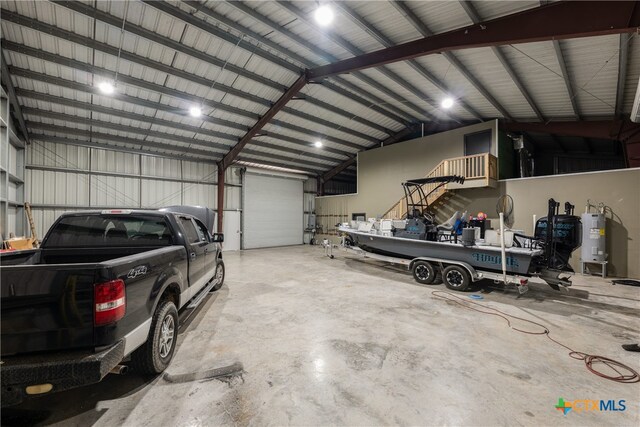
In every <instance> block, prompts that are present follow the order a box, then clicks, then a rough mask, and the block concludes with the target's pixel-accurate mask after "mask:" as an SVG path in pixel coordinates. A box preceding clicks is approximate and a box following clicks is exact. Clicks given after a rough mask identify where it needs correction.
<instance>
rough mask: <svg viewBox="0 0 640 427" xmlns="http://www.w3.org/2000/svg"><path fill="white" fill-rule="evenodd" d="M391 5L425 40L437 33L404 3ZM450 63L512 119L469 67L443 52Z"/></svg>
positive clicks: (494, 106)
mask: <svg viewBox="0 0 640 427" xmlns="http://www.w3.org/2000/svg"><path fill="white" fill-rule="evenodd" d="M391 4H392V5H393V6H394V7H395V8H396V9H397V10H398V11H399V12H400V13H401V14H402V15H403V16H404V17H405V18H406V19H407V20H408V21H409V22H410V23H411V25H413V27H414V28H415V29H416V30H418V32H420V34H422V35H423V36H424V37H425V38H427V37H431V36H433V35H434V34H435V33H434V32H433V31H431V29H429V27H427V25H426V24H425V23H424V22H422V20H421V19H420V18H419V17H418V16H417V15H416V14H415V13H414V12H413V11H412V10H411V9H410V8H409V6H408V5H407V4H406V3H404V2H403V1H398V0H393V1H391ZM442 56H444V57H445V58H446V59H447V60H448V61H449V63H450V64H451V65H452V66H453V67H454V68H455V69H456V70H458V72H459V73H460V74H462V75H463V76H464V78H465V79H467V81H468V82H469V83H471V85H472V86H473V87H474V88H475V89H476V90H477V91H478V92H480V94H481V95H482V96H483V97H484V98H485V99H486V100H487V101H488V102H489V104H491V105H492V106H493V108H495V109H496V110H497V111H498V112H499V113H500V114H502V116H503V117H504V118H507V119H512V117H511V115H510V114H509V112H508V111H507V110H506V108H504V107H503V106H502V104H500V103H499V102H498V100H497V99H496V98H495V97H494V96H493V95H492V94H491V93H490V92H489V91H488V90H487V89H486V88H485V87H484V85H483V84H482V83H480V81H479V80H478V79H477V78H476V77H475V76H474V75H473V74H471V73H470V72H469V70H468V69H467V67H465V66H464V64H463V63H462V62H460V60H459V59H458V58H457V57H456V56H455V55H454V54H453V53H451V52H442Z"/></svg>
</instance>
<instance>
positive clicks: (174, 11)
mask: <svg viewBox="0 0 640 427" xmlns="http://www.w3.org/2000/svg"><path fill="white" fill-rule="evenodd" d="M145 2H146V3H147V4H149V5H150V6H153V7H156V8H158V9H159V10H162V11H163V12H165V13H168V14H170V15H172V16H174V17H176V18H178V19H181V20H183V21H184V22H187V23H189V24H190V25H194V26H196V27H198V28H200V29H201V30H203V31H206V32H208V33H209V34H212V35H214V36H216V37H217V36H218V34H219V33H221V32H222V33H223V34H224V35H225V37H227V38H230V39H231V40H235V41H234V43H238V42H240V43H241V45H240V46H246V47H247V48H248V47H249V46H252V47H251V50H250V51H251V52H253V51H254V50H256V49H260V50H264V48H263V47H262V46H260V45H264V46H267V47H268V48H269V49H270V50H271V51H274V52H278V53H280V54H281V55H282V56H283V57H285V58H291V59H293V60H294V61H296V62H298V63H299V64H302V67H300V66H296V69H295V70H294V69H292V71H294V72H296V73H297V74H300V73H301V72H302V71H304V70H303V67H307V68H309V67H314V66H316V65H317V64H315V63H313V62H311V61H309V60H308V59H306V58H304V57H302V56H300V55H298V54H297V53H295V52H292V51H291V50H288V49H285V48H284V47H282V46H280V45H279V44H278V43H275V42H273V41H271V40H270V39H268V38H266V37H263V36H261V35H260V34H258V33H257V32H255V31H253V30H251V29H250V28H247V27H243V26H241V25H239V24H238V23H237V22H234V21H232V20H231V19H229V18H227V17H226V16H223V15H220V14H218V13H216V12H215V11H213V10H212V9H210V8H208V7H206V6H204V4H202V3H200V2H197V1H183V2H182V3H183V4H186V5H187V6H189V7H191V8H193V9H194V11H195V13H202V14H203V15H205V16H206V17H208V18H211V19H214V20H216V21H218V22H220V23H222V24H223V25H225V26H227V27H229V28H232V29H233V30H235V31H238V32H240V33H242V34H243V35H246V36H248V37H249V38H252V39H253V40H254V41H256V42H257V43H258V45H257V46H256V45H252V44H248V43H246V42H244V43H245V44H244V45H243V44H242V43H243V40H241V38H240V37H237V36H235V35H234V34H232V33H227V32H225V31H222V30H221V29H220V27H218V26H216V25H212V24H210V23H209V22H208V21H207V20H206V18H205V19H204V20H203V19H199V18H197V17H195V16H194V14H191V13H187V12H185V11H183V10H182V9H180V8H179V7H176V6H171V5H170V4H168V3H164V2H156V1H145ZM270 55H272V54H270ZM342 83H346V81H342ZM325 87H326V88H327V89H329V90H331V91H334V92H336V93H338V94H340V95H342V96H346V97H348V98H349V99H351V100H353V101H355V102H357V103H359V104H361V105H363V106H366V107H368V108H371V109H372V110H374V111H376V112H378V113H380V114H383V115H385V116H386V117H389V118H391V119H392V120H395V121H397V122H398V123H400V124H402V123H403V121H404V119H402V118H400V117H398V116H397V115H396V114H393V113H390V112H389V111H387V110H385V109H383V108H380V107H378V106H377V105H371V101H367V100H366V99H363V98H362V97H361V96H358V95H355V94H354V93H351V92H348V91H346V90H344V89H342V88H340V87H338V86H335V85H325ZM350 89H351V90H354V91H355V92H356V93H359V94H360V95H364V96H370V95H369V94H367V93H366V92H365V91H363V90H362V89H360V88H358V87H357V86H355V85H350ZM307 99H308V98H307ZM312 99H313V101H314V103H316V102H318V101H319V100H318V99H317V98H312ZM316 105H321V107H322V108H325V109H328V110H330V111H331V108H332V107H333V106H331V105H330V104H326V103H320V104H316ZM294 111H295V110H294ZM334 112H335V113H336V114H341V115H343V113H342V110H339V109H335V111H334ZM355 120H356V121H359V120H364V119H363V118H361V117H356V118H355ZM363 124H365V125H366V126H370V125H371V124H372V122H371V121H367V123H363ZM373 124H375V123H373ZM379 130H381V131H383V132H385V133H387V134H389V132H387V131H386V130H384V129H383V128H382V127H380V128H379Z"/></svg>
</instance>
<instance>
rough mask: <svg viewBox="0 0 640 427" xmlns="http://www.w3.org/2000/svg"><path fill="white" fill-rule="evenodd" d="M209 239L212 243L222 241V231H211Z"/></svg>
mask: <svg viewBox="0 0 640 427" xmlns="http://www.w3.org/2000/svg"><path fill="white" fill-rule="evenodd" d="M211 241H212V242H214V243H222V242H224V233H213V236H212V239H211Z"/></svg>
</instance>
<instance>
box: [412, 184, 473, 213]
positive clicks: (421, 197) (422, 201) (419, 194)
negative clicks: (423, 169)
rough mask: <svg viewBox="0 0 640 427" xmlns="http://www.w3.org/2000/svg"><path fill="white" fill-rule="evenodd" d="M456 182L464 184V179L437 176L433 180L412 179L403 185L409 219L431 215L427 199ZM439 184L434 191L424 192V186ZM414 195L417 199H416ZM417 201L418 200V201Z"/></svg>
mask: <svg viewBox="0 0 640 427" xmlns="http://www.w3.org/2000/svg"><path fill="white" fill-rule="evenodd" d="M450 182H455V183H458V184H464V177H463V176H460V175H447V176H436V177H432V178H417V179H410V180H408V181H406V182H403V183H402V189H403V190H404V197H405V201H406V204H407V219H412V218H420V217H423V216H425V214H429V215H431V214H430V213H429V212H428V210H429V202H428V200H427V198H428V197H429V196H430V195H431V194H432V193H433V192H435V191H436V190H438V189H439V188H440V187H442V186H444V185H447V184H449V183H450ZM434 183H438V184H439V185H437V186H436V187H435V188H434V189H433V190H431V191H429V193H425V192H424V188H423V186H424V185H425V184H434ZM414 195H415V196H416V198H415V199H414ZM416 199H417V200H416Z"/></svg>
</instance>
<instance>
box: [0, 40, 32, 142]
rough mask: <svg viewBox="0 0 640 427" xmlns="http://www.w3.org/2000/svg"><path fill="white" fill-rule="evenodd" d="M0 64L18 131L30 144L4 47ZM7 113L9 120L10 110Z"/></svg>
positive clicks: (0, 51)
mask: <svg viewBox="0 0 640 427" xmlns="http://www.w3.org/2000/svg"><path fill="white" fill-rule="evenodd" d="M0 64H1V65H0V78H1V79H2V84H3V85H4V87H5V88H6V92H7V96H8V97H9V103H10V104H11V105H12V106H13V114H14V116H15V118H16V120H18V127H19V129H20V132H22V137H23V138H24V140H25V141H26V143H27V144H30V143H31V142H30V141H29V132H28V131H27V126H26V125H25V121H24V116H23V115H22V108H21V107H20V103H19V102H18V97H17V96H16V90H15V87H14V86H13V82H12V81H11V73H9V66H8V65H7V57H6V56H5V52H4V49H0ZM7 114H9V117H7V120H11V111H7ZM7 126H8V124H7Z"/></svg>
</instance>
